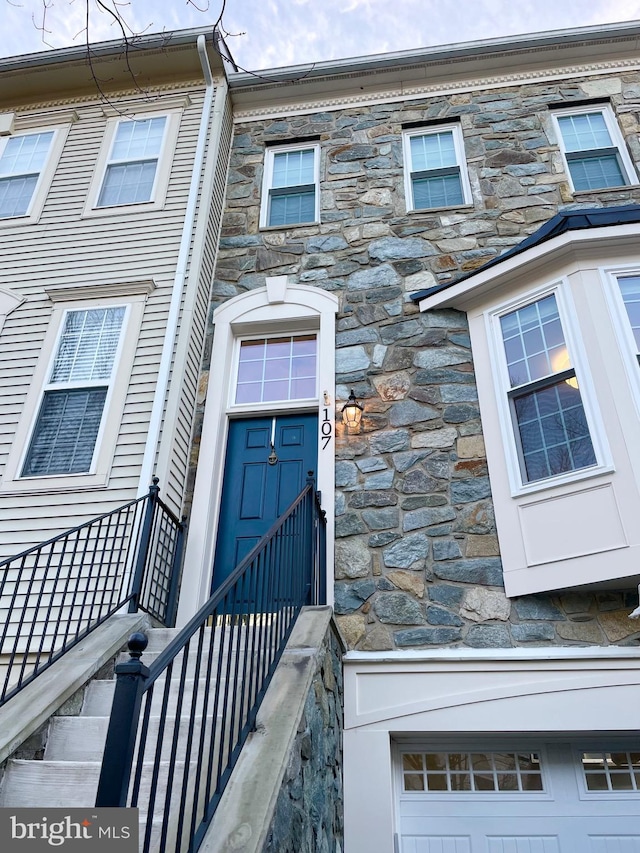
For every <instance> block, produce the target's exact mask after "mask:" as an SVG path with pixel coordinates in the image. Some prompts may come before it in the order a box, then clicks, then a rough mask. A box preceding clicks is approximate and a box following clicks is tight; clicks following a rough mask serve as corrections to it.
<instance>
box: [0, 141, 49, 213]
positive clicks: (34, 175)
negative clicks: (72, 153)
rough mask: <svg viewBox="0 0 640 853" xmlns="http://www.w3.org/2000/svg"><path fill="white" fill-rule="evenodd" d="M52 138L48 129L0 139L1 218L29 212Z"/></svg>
mask: <svg viewBox="0 0 640 853" xmlns="http://www.w3.org/2000/svg"><path fill="white" fill-rule="evenodd" d="M54 136H55V131H53V130H47V131H41V132H38V133H21V134H16V135H14V136H8V137H5V138H0V218H2V219H5V218H12V217H17V216H27V215H28V214H29V213H30V212H31V208H32V205H33V201H34V198H35V195H36V189H37V187H38V184H39V183H40V181H41V176H42V173H43V171H44V168H45V166H46V163H47V159H48V157H49V153H50V151H51V146H52V142H53V138H54Z"/></svg>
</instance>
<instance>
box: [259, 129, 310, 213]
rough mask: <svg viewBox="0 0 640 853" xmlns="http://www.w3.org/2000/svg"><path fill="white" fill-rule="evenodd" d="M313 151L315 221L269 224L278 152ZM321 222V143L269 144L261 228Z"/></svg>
mask: <svg viewBox="0 0 640 853" xmlns="http://www.w3.org/2000/svg"><path fill="white" fill-rule="evenodd" d="M310 150H312V151H313V182H314V185H315V199H314V202H315V206H314V217H315V219H314V221H313V222H292V223H291V224H290V225H269V224H268V221H267V219H268V216H269V192H270V190H271V182H272V181H273V162H274V158H275V155H276V154H284V153H286V152H287V151H310ZM319 222H320V145H319V144H318V143H317V142H303V143H300V142H298V143H295V144H292V145H269V146H267V148H266V151H265V158H264V173H263V176H262V201H261V204H260V228H274V229H279V230H282V229H284V228H302V227H305V226H307V225H317V224H318V223H319Z"/></svg>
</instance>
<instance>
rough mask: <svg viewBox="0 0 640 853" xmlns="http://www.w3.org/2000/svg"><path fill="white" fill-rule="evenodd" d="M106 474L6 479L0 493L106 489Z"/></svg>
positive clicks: (34, 493)
mask: <svg viewBox="0 0 640 853" xmlns="http://www.w3.org/2000/svg"><path fill="white" fill-rule="evenodd" d="M106 488H107V476H106V474H56V475H51V476H50V477H25V478H23V479H22V478H21V479H19V480H6V481H5V482H4V483H2V486H0V494H6V495H9V494H10V495H16V496H19V495H48V494H51V493H54V492H55V493H65V492H85V491H92V490H94V489H106Z"/></svg>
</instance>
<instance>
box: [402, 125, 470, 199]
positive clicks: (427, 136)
mask: <svg viewBox="0 0 640 853" xmlns="http://www.w3.org/2000/svg"><path fill="white" fill-rule="evenodd" d="M403 148H404V165H405V192H406V198H407V210H429V209H432V208H439V207H459V206H460V205H465V204H470V203H471V190H470V186H469V179H468V176H467V171H466V164H465V158H464V145H463V140H462V133H461V130H460V128H459V127H458V126H457V125H451V126H447V127H438V128H435V129H433V130H424V129H422V130H415V131H405V133H404V135H403Z"/></svg>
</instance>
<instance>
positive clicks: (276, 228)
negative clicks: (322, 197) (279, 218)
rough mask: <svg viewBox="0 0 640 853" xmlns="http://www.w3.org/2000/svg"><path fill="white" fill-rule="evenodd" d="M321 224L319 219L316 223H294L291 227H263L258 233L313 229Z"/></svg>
mask: <svg viewBox="0 0 640 853" xmlns="http://www.w3.org/2000/svg"><path fill="white" fill-rule="evenodd" d="M320 224H321V222H320V220H319V219H318V220H316V221H315V222H292V223H291V224H290V225H261V226H260V227H259V228H258V231H290V230H292V229H295V228H313V227H314V226H316V225H320ZM274 248H275V247H274Z"/></svg>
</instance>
